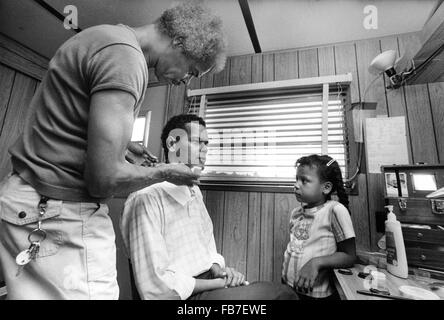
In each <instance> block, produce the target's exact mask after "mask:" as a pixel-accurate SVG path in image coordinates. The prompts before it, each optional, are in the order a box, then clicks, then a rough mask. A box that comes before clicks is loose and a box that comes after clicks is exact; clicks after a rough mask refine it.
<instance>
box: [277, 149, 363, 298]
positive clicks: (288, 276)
mask: <svg viewBox="0 0 444 320" xmlns="http://www.w3.org/2000/svg"><path fill="white" fill-rule="evenodd" d="M296 166H297V173H296V183H295V185H294V192H295V194H296V199H297V200H298V201H299V202H301V204H302V206H301V207H298V208H296V209H294V210H293V212H292V213H291V219H290V242H289V243H288V245H287V249H286V250H285V253H284V264H283V270H282V277H283V281H284V282H285V283H287V284H288V285H289V286H291V287H293V288H294V290H296V292H297V293H298V294H299V296H300V298H301V299H304V298H333V297H334V295H333V293H335V290H334V287H333V285H332V283H331V281H330V280H331V275H332V272H331V271H332V269H334V268H347V267H351V266H353V263H354V261H355V259H356V249H355V233H354V230H353V225H352V221H351V218H350V214H349V212H348V209H347V206H348V197H347V194H346V193H345V190H344V186H343V182H342V174H341V170H340V168H339V165H338V163H337V162H336V161H335V160H334V159H332V158H331V157H329V156H326V155H325V156H318V155H310V156H307V157H302V158H300V159H299V160H298V161H296ZM335 191H336V193H337V196H338V198H339V202H337V201H334V200H331V194H332V193H333V192H335Z"/></svg>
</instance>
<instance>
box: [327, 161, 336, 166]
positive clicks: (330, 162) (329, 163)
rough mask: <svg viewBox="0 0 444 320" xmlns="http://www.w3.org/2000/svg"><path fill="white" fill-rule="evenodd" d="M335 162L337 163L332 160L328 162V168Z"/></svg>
mask: <svg viewBox="0 0 444 320" xmlns="http://www.w3.org/2000/svg"><path fill="white" fill-rule="evenodd" d="M335 161H336V160H335V159H331V160H330V161H329V162H327V167H328V166H330V165H331V164H332V163H333V162H335Z"/></svg>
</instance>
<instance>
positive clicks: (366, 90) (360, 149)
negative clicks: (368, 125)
mask: <svg viewBox="0 0 444 320" xmlns="http://www.w3.org/2000/svg"><path fill="white" fill-rule="evenodd" d="M382 74H383V73H382V72H381V73H379V74H378V75H377V76H376V77H375V78H374V79H373V80H372V81H370V83H369V84H368V86H367V88H365V90H364V94H363V95H362V100H361V101H360V103H359V105H363V104H364V103H365V97H366V95H367V93H368V90H369V89H370V87H371V86H372V85H373V83H375V82H376V80H378V79H379V78H380V77H381V75H382ZM354 107H355V106H353V105H352V106H351V108H350V109H349V111H352V110H353V108H354ZM362 154H363V147H362V142H358V160H357V163H356V171H355V173H354V174H353V175H352V176H351V177H349V178H347V179H345V180H344V183H350V182H352V181H353V180H355V179H356V177H357V176H358V174H359V172H360V171H361V161H362Z"/></svg>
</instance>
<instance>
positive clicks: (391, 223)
mask: <svg viewBox="0 0 444 320" xmlns="http://www.w3.org/2000/svg"><path fill="white" fill-rule="evenodd" d="M385 208H387V209H388V211H389V212H388V214H387V220H386V221H385V241H386V250H387V271H388V272H390V273H391V274H393V275H395V276H397V277H400V278H404V279H406V278H407V277H408V266H407V257H406V253H405V245H404V237H403V236H402V229H401V223H400V222H399V221H398V220H396V215H395V214H394V213H393V206H392V205H388V206H385Z"/></svg>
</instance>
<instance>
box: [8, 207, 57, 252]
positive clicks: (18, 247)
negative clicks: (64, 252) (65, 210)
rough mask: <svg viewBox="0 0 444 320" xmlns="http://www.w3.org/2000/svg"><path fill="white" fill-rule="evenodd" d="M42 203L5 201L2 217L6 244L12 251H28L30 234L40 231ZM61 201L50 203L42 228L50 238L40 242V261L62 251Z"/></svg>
mask: <svg viewBox="0 0 444 320" xmlns="http://www.w3.org/2000/svg"><path fill="white" fill-rule="evenodd" d="M37 205H38V200H37V201H35V200H34V199H33V200H26V199H23V200H17V201H16V200H15V199H11V198H8V199H2V201H1V202H0V218H1V220H2V221H3V223H1V224H0V226H1V229H0V230H1V231H0V232H1V233H2V237H1V238H2V241H3V243H4V245H5V246H6V247H7V248H9V249H10V250H12V251H17V252H16V253H17V254H18V253H19V252H20V251H23V250H25V249H28V248H29V246H30V242H29V241H28V236H29V234H30V233H31V232H32V231H33V230H35V229H37V224H38V220H39V216H40V213H39V209H38V208H37ZM61 210H62V201H61V200H48V202H47V208H46V211H45V214H44V215H43V217H42V222H41V229H42V230H44V231H45V232H46V237H45V239H44V240H43V241H41V243H40V248H39V252H38V254H37V256H36V257H37V258H42V257H46V256H51V255H54V254H56V253H57V252H58V250H59V247H60V245H61V244H62V242H63V239H62V232H61V229H60V223H61V221H60V218H59V216H60V213H61Z"/></svg>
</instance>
